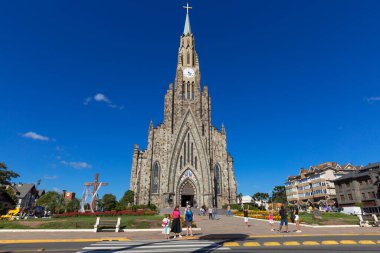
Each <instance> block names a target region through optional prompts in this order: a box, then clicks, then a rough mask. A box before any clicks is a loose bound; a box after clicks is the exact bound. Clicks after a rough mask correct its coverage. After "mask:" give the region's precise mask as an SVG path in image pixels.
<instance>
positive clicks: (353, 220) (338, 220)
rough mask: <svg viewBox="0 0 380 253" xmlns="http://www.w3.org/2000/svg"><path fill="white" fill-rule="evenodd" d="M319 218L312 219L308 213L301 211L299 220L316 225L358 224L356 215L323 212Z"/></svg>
mask: <svg viewBox="0 0 380 253" xmlns="http://www.w3.org/2000/svg"><path fill="white" fill-rule="evenodd" d="M321 214H322V219H321V220H316V221H313V218H312V215H311V214H309V213H301V214H300V219H301V222H304V223H306V224H318V225H358V224H359V219H358V217H357V216H356V215H347V214H342V213H323V212H321Z"/></svg>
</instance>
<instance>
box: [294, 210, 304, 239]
mask: <svg viewBox="0 0 380 253" xmlns="http://www.w3.org/2000/svg"><path fill="white" fill-rule="evenodd" d="M294 221H295V222H296V228H297V231H296V232H297V233H301V232H302V231H301V225H300V216H299V212H298V208H297V209H295V210H294Z"/></svg>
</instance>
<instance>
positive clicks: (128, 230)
mask: <svg viewBox="0 0 380 253" xmlns="http://www.w3.org/2000/svg"><path fill="white" fill-rule="evenodd" d="M201 230H202V229H201V228H193V231H201ZM161 231H162V228H147V229H123V230H122V231H120V232H119V233H131V232H161ZM26 232H44V233H56V232H92V233H95V232H94V229H0V233H26ZM105 232H107V231H105ZM115 233H116V232H115Z"/></svg>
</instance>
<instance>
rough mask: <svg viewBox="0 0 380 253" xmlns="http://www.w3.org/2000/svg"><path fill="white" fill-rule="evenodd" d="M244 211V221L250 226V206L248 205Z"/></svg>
mask: <svg viewBox="0 0 380 253" xmlns="http://www.w3.org/2000/svg"><path fill="white" fill-rule="evenodd" d="M243 213H244V222H245V224H247V226H248V227H249V224H248V208H247V207H245V208H244V210H243Z"/></svg>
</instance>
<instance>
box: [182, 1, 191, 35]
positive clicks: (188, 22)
mask: <svg viewBox="0 0 380 253" xmlns="http://www.w3.org/2000/svg"><path fill="white" fill-rule="evenodd" d="M183 8H185V9H186V21H185V28H184V29H183V34H184V35H187V34H191V27H190V18H189V9H192V7H190V6H189V3H187V4H186V6H183Z"/></svg>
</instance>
